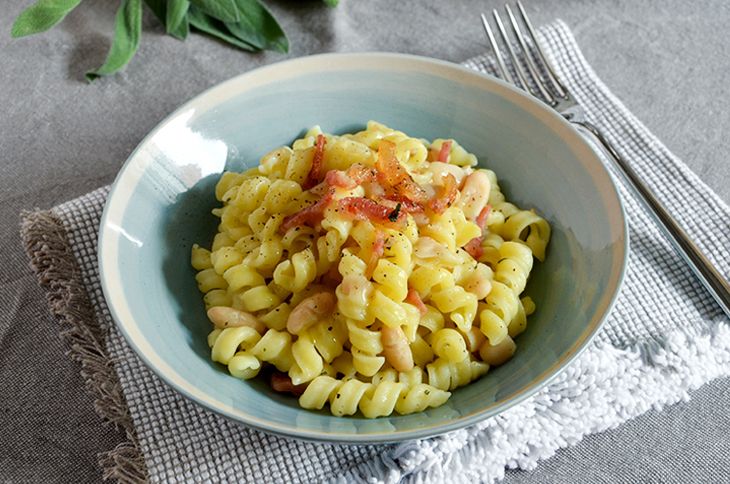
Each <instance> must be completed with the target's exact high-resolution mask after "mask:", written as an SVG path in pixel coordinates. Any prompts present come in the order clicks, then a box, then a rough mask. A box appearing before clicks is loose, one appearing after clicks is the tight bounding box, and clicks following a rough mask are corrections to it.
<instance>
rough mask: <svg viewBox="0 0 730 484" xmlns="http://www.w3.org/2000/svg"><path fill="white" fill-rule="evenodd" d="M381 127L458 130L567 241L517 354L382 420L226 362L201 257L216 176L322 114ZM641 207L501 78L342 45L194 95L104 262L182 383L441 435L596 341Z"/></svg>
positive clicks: (401, 435) (342, 424)
mask: <svg viewBox="0 0 730 484" xmlns="http://www.w3.org/2000/svg"><path fill="white" fill-rule="evenodd" d="M370 119H373V120H377V121H380V122H382V123H385V124H387V125H389V126H391V127H394V128H397V129H399V130H402V131H405V132H406V133H408V134H410V135H411V136H415V137H422V138H427V139H433V138H437V137H442V138H455V139H457V140H458V141H459V143H461V144H462V145H463V146H464V147H465V148H466V149H467V150H468V151H470V152H472V153H474V154H476V155H477V156H478V157H479V159H480V163H481V164H482V165H484V166H488V167H489V168H491V169H493V170H494V171H495V172H496V173H497V176H498V177H499V180H500V184H501V186H502V188H503V191H504V192H505V194H506V195H507V197H508V199H509V200H511V201H514V202H515V203H517V204H518V205H520V206H524V207H536V208H537V209H538V210H539V211H540V212H541V213H542V214H543V216H544V217H545V218H546V219H547V220H548V221H549V222H550V224H551V226H552V229H553V235H552V241H551V242H550V246H549V251H548V257H547V260H546V262H545V263H543V264H536V268H535V269H534V271H533V274H532V276H531V279H530V282H529V284H528V287H527V289H526V293H527V294H528V295H530V296H531V297H532V298H533V299H534V300H535V302H536V303H537V308H538V309H537V312H536V313H535V314H534V315H533V316H531V317H530V319H529V322H528V328H527V330H526V332H525V333H524V334H522V335H521V336H520V337H519V338H518V339H517V346H518V350H517V353H516V354H515V356H514V358H513V359H512V360H511V361H510V362H508V363H507V364H505V365H503V366H501V367H499V368H495V369H493V370H491V371H490V372H489V373H488V374H487V375H486V376H485V377H483V378H482V379H480V380H478V381H476V382H475V383H472V384H471V385H468V386H466V387H464V388H461V389H458V390H456V391H455V392H454V393H453V395H452V397H451V398H450V399H449V401H448V402H447V403H446V404H445V405H443V406H442V407H439V408H436V409H431V410H428V411H426V412H423V413H419V414H414V415H407V416H398V415H394V416H391V417H386V418H379V419H375V420H368V419H365V418H360V417H357V416H355V417H349V418H342V417H339V418H338V417H333V416H331V415H329V414H328V413H327V412H326V411H321V412H317V411H311V410H304V409H301V408H300V407H299V406H298V405H297V401H296V399H295V398H294V397H290V396H285V395H282V394H276V393H274V392H272V391H271V390H270V389H269V388H268V384H267V383H266V382H263V381H258V380H252V381H242V380H238V379H236V378H233V377H232V376H230V375H229V374H228V372H227V371H226V370H225V368H224V367H222V366H220V365H218V364H216V363H213V362H211V360H210V350H209V349H208V346H207V343H206V335H207V334H208V332H209V331H210V329H211V328H210V323H209V322H208V320H207V318H206V315H205V310H204V307H203V302H202V298H201V296H200V294H199V293H198V289H197V287H196V283H195V280H194V271H193V269H192V268H191V267H190V262H189V261H190V248H191V246H192V244H193V243H201V244H202V245H204V246H205V245H207V246H209V244H210V242H211V240H212V237H213V235H214V234H215V231H216V224H217V222H216V219H215V218H214V217H213V216H212V215H211V214H210V211H211V209H212V208H213V207H215V206H216V205H217V202H216V200H215V197H214V186H215V183H216V181H217V180H218V177H219V175H220V173H221V172H223V171H224V170H236V171H240V170H243V169H245V168H247V167H250V166H253V165H255V164H257V162H258V159H259V157H260V156H262V155H263V154H265V153H266V152H268V151H269V150H271V149H272V148H274V147H278V146H281V145H284V144H289V143H291V142H292V141H293V140H294V139H296V138H297V137H298V136H299V135H301V134H302V133H303V132H304V131H305V130H306V129H307V128H309V127H311V126H313V125H315V124H319V125H321V126H322V128H323V129H324V131H326V132H332V133H344V132H351V131H353V130H359V129H363V128H364V126H365V123H366V122H367V121H368V120H370ZM626 254H627V231H626V224H625V219H624V213H623V209H622V206H621V202H620V201H619V198H618V194H617V191H616V188H615V186H614V184H613V182H612V180H611V177H610V176H609V174H608V173H607V171H606V170H605V168H604V167H603V165H602V163H601V161H600V159H599V157H598V156H597V155H596V154H595V153H594V152H593V151H592V149H591V147H590V146H589V145H588V144H587V143H586V142H585V141H584V140H583V138H581V136H580V135H579V134H578V133H577V132H576V131H575V130H574V129H573V128H572V127H571V126H570V125H569V124H568V123H567V122H565V121H564V120H563V118H561V117H560V116H559V115H558V114H556V113H555V112H553V111H552V110H551V109H549V108H548V107H546V106H545V105H543V104H541V103H540V102H538V101H536V100H535V99H534V98H532V97H530V96H528V95H526V94H524V93H523V92H521V91H518V90H516V89H514V88H513V87H511V86H509V85H507V84H505V83H503V82H501V81H499V80H495V79H494V78H491V77H488V76H485V75H482V74H479V73H476V72H473V71H471V70H468V69H466V68H463V67H460V66H458V65H455V64H451V63H447V62H443V61H438V60H433V59H427V58H420V57H413V56H406V55H398V54H328V55H320V56H313V57H305V58H300V59H295V60H290V61H286V62H282V63H279V64H275V65H271V66H268V67H264V68H260V69H256V70H254V71H252V72H249V73H246V74H243V75H241V76H239V77H236V78H234V79H231V80H229V81H227V82H224V83H222V84H220V85H218V86H216V87H213V88H212V89H210V90H208V91H206V92H205V93H203V94H201V95H200V96H198V97H196V98H195V99H193V100H192V101H189V102H187V103H186V104H184V105H183V106H182V107H181V108H179V109H178V110H177V111H175V112H174V113H173V114H172V115H170V116H169V117H168V118H167V119H165V120H164V121H163V122H162V123H160V125H159V126H157V127H156V128H155V129H154V130H153V131H152V132H151V133H150V134H149V135H148V136H147V137H146V138H145V139H144V140H143V141H142V143H141V144H140V145H139V147H138V148H137V149H136V150H135V151H134V153H132V155H131V156H130V157H129V160H127V162H126V164H125V165H124V167H123V168H122V170H121V172H120V173H119V176H118V177H117V179H116V182H115V184H114V187H113V189H112V191H111V194H110V195H109V199H108V202H107V205H106V208H105V210H104V215H103V218H102V222H101V233H100V237H99V267H100V271H101V281H102V285H103V289H104V295H105V297H106V301H107V303H108V305H109V308H110V309H111V312H112V314H113V316H114V319H115V320H116V323H117V325H118V327H119V329H120V330H121V331H122V333H123V334H124V336H125V337H126V339H127V341H128V342H129V344H130V345H131V346H132V348H134V350H135V351H136V352H137V354H138V355H139V356H140V357H141V358H142V359H143V360H144V361H145V363H146V364H147V365H148V366H149V367H150V368H151V369H152V370H153V371H154V372H155V373H156V374H157V375H159V377H160V378H161V379H162V380H164V381H165V382H166V383H167V384H169V385H170V386H171V387H172V388H174V389H175V390H176V391H178V392H179V393H181V394H182V395H184V396H185V397H187V398H190V399H191V400H193V401H195V402H197V403H198V404H200V405H202V406H204V407H206V408H208V409H210V410H211V411H213V412H217V413H219V414H221V415H223V416H225V417H228V418H230V419H233V420H236V421H239V422H241V423H242V424H245V425H248V426H251V427H255V428H258V429H261V430H265V431H269V432H274V433H278V434H284V435H289V436H293V437H298V438H303V439H309V440H318V441H329V442H350V443H366V442H394V441H399V440H404V439H412V438H421V437H428V436H431V435H435V434H439V433H443V432H446V431H449V430H454V429H458V428H460V427H463V426H466V425H469V424H472V423H474V422H477V421H479V420H482V419H485V418H488V417H490V416H494V415H496V414H498V413H499V412H501V411H503V410H505V409H507V408H508V407H510V406H512V405H515V404H516V403H518V402H520V401H521V400H523V399H525V398H527V397H529V396H530V395H532V394H534V393H535V392H536V391H537V390H538V389H539V388H540V387H542V386H543V385H545V384H546V383H547V382H548V381H549V380H550V379H551V378H552V377H554V376H555V375H556V374H557V373H558V372H560V370H561V369H562V368H564V367H565V366H566V365H568V364H569V363H570V361H571V360H572V359H573V358H575V357H576V356H577V355H578V354H579V353H580V351H581V350H582V349H583V348H585V347H586V345H587V344H588V343H589V342H590V340H591V337H592V336H593V335H594V334H595V333H596V331H597V330H598V329H599V327H600V326H601V323H602V322H603V320H604V319H605V318H606V315H607V313H608V312H609V310H610V308H611V306H612V304H613V302H614V300H615V298H616V295H617V293H618V290H619V286H620V284H621V280H622V277H623V273H624V268H625V264H626Z"/></svg>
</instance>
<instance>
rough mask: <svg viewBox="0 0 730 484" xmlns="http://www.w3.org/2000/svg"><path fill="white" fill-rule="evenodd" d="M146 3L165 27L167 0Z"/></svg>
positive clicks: (146, 0) (150, 0)
mask: <svg viewBox="0 0 730 484" xmlns="http://www.w3.org/2000/svg"><path fill="white" fill-rule="evenodd" d="M144 3H146V4H147V6H148V7H149V8H150V10H152V12H153V13H154V14H155V17H157V19H158V20H159V21H160V22H162V24H163V25H164V24H165V21H166V20H167V0H144Z"/></svg>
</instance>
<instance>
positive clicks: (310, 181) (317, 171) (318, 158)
mask: <svg viewBox="0 0 730 484" xmlns="http://www.w3.org/2000/svg"><path fill="white" fill-rule="evenodd" d="M325 144H327V138H325V137H324V135H323V134H318V135H317V143H316V145H315V147H314V157H313V158H312V168H311V169H310V170H309V174H308V175H307V179H306V180H304V183H303V184H302V188H304V189H305V190H309V189H310V188H312V187H313V186H315V185H317V184H318V183H319V182H320V181H322V168H323V166H322V164H323V163H322V162H323V160H324V145H325Z"/></svg>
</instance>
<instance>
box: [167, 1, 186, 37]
mask: <svg viewBox="0 0 730 484" xmlns="http://www.w3.org/2000/svg"><path fill="white" fill-rule="evenodd" d="M188 7H190V2H189V1H188V0H167V12H166V16H165V29H166V30H167V33H168V34H172V33H173V32H177V30H178V28H180V24H182V23H183V20H185V16H186V15H187V14H188Z"/></svg>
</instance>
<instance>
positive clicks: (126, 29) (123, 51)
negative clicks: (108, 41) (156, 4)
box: [86, 0, 142, 82]
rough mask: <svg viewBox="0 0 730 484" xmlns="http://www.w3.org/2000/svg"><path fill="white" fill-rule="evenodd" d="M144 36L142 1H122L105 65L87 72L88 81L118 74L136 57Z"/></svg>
mask: <svg viewBox="0 0 730 484" xmlns="http://www.w3.org/2000/svg"><path fill="white" fill-rule="evenodd" d="M141 36H142V0H122V4H121V5H120V6H119V9H118V10H117V16H116V21H115V27H114V41H113V42H112V47H111V49H110V50H109V54H108V55H107V57H106V61H105V62H104V65H102V66H101V67H99V68H98V69H96V70H95V71H91V72H87V73H86V79H87V80H88V81H89V82H91V81H93V80H94V79H96V78H97V77H99V76H106V75H109V74H113V73H115V72H117V71H118V70H119V69H121V68H122V67H124V66H125V65H127V63H128V62H129V61H130V60H131V59H132V57H134V54H135V52H137V48H139V40H140V37H141Z"/></svg>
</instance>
